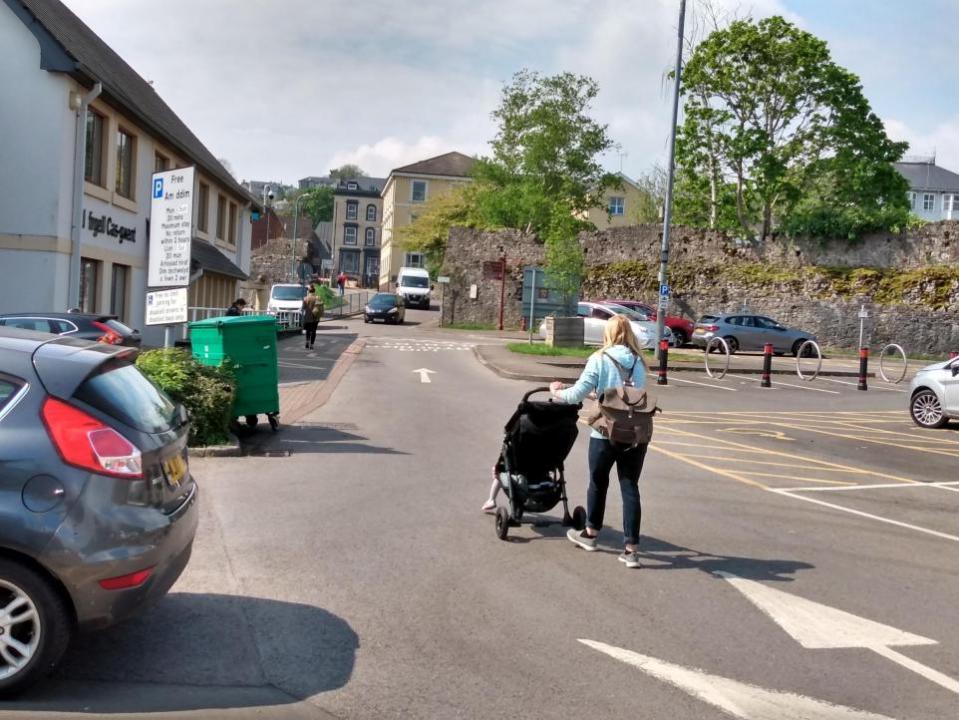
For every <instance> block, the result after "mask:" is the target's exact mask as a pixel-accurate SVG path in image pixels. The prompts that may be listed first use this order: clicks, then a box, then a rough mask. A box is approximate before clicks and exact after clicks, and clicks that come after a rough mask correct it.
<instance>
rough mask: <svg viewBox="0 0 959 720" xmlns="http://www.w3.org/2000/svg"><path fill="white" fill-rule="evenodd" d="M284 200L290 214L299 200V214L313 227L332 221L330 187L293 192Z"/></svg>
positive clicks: (331, 193) (331, 189) (331, 194)
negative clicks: (307, 218)
mask: <svg viewBox="0 0 959 720" xmlns="http://www.w3.org/2000/svg"><path fill="white" fill-rule="evenodd" d="M300 198H302V200H301V199H300ZM286 200H287V205H288V210H289V211H290V212H291V213H292V212H293V210H294V206H295V204H296V202H297V200H299V203H300V212H301V213H302V214H304V215H306V216H307V217H309V218H310V222H312V223H313V227H316V226H317V224H318V223H321V222H330V221H331V220H333V188H331V187H326V186H323V185H321V186H320V187H315V188H310V189H309V190H294V191H292V192H291V193H290V194H289V195H288V196H287V198H286Z"/></svg>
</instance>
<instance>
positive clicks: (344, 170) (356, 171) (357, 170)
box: [330, 163, 366, 180]
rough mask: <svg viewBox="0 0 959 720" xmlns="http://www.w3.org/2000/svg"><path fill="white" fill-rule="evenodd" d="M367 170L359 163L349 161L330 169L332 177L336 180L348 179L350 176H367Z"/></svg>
mask: <svg viewBox="0 0 959 720" xmlns="http://www.w3.org/2000/svg"><path fill="white" fill-rule="evenodd" d="M365 176H366V172H365V171H364V170H363V168H361V167H360V166H359V165H353V164H352V163H347V164H346V165H340V167H338V168H333V169H332V170H330V177H331V178H333V179H334V180H348V179H349V178H358V177H365Z"/></svg>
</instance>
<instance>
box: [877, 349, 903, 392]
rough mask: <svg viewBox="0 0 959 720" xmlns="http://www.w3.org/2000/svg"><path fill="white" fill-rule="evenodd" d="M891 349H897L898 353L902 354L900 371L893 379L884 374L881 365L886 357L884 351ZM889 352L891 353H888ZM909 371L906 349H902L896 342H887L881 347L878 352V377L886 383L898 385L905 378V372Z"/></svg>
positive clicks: (884, 369) (883, 368) (884, 371)
mask: <svg viewBox="0 0 959 720" xmlns="http://www.w3.org/2000/svg"><path fill="white" fill-rule="evenodd" d="M887 350H893V351H896V350H898V351H899V354H900V355H901V356H902V373H901V374H900V375H899V377H898V378H896V379H895V380H890V379H889V378H888V376H887V375H886V368H885V367H884V366H883V361H884V360H885V359H886V351H887ZM890 354H891V353H890ZM907 372H909V358H907V357H906V351H905V350H903V349H902V345H897V344H896V343H889V344H888V345H886V347H884V348H883V349H882V351H881V352H880V353H879V377H881V378H882V379H883V380H885V381H886V382H887V383H891V384H893V385H898V384H899V383H901V382H902V381H903V380H905V379H906V373H907Z"/></svg>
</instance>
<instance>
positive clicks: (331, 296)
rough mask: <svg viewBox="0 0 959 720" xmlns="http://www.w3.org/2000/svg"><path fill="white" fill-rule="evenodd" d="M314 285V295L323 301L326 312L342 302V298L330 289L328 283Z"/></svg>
mask: <svg viewBox="0 0 959 720" xmlns="http://www.w3.org/2000/svg"><path fill="white" fill-rule="evenodd" d="M315 287H316V295H317V297H318V298H320V300H322V301H323V306H324V308H325V310H326V311H327V312H329V311H330V310H332V309H333V308H338V307H339V306H340V305H342V304H343V299H342V298H341V297H340V296H339V295H338V294H337V293H334V292H333V291H332V290H330V287H329V285H320V284H317V285H315Z"/></svg>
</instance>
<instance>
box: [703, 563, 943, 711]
mask: <svg viewBox="0 0 959 720" xmlns="http://www.w3.org/2000/svg"><path fill="white" fill-rule="evenodd" d="M715 574H716V575H717V576H719V577H721V578H723V579H724V580H726V582H728V583H730V584H731V585H732V586H733V587H734V588H736V589H737V590H739V592H741V593H742V594H743V595H745V597H746V599H747V600H749V602H751V603H752V604H753V605H755V606H756V607H757V608H759V609H760V610H761V611H762V612H763V613H765V614H766V615H767V616H769V618H770V619H771V620H772V621H773V622H774V623H776V624H777V625H779V627H781V628H782V629H783V630H784V631H785V632H786V633H787V634H788V635H790V636H791V637H792V639H793V640H795V641H796V642H798V643H799V644H800V645H802V646H803V647H804V648H807V649H810V650H823V649H828V650H837V649H840V648H862V649H864V650H872V651H873V652H875V653H878V654H879V655H882V656H883V657H884V658H886V659H888V660H892V661H893V662H894V663H897V664H899V665H901V666H903V667H904V668H906V669H907V670H910V671H912V672H914V673H916V674H917V675H921V676H922V677H924V678H926V680H929V681H931V682H934V683H936V684H937V685H940V686H942V687H944V688H946V689H947V690H951V691H952V692H954V693H956V694H959V682H957V681H956V680H954V679H952V678H951V677H949V676H947V675H943V674H942V673H941V672H939V671H938V670H933V669H932V668H930V667H926V666H925V665H923V664H922V663H919V662H916V661H915V660H912V659H910V658H908V657H906V656H904V655H901V654H899V653H898V652H896V651H895V650H892V649H891V648H892V647H902V646H913V645H938V642H937V641H936V640H932V639H930V638H927V637H923V636H922V635H914V634H913V633H910V632H906V631H905V630H899V629H898V628H894V627H892V626H890V625H883V624H882V623H878V622H875V621H873V620H867V619H866V618H862V617H859V616H858V615H853V614H852V613H848V612H846V611H845V610H839V609H837V608H834V607H829V606H828V605H823V604H822V603H817V602H813V601H812V600H807V599H806V598H802V597H799V596H798V595H792V594H790V593H787V592H784V591H783V590H777V589H775V588H772V587H769V586H767V585H763V584H762V583H758V582H756V581H755V580H746V579H745V578H741V577H737V576H736V575H732V574H730V573H726V572H717V573H715Z"/></svg>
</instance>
